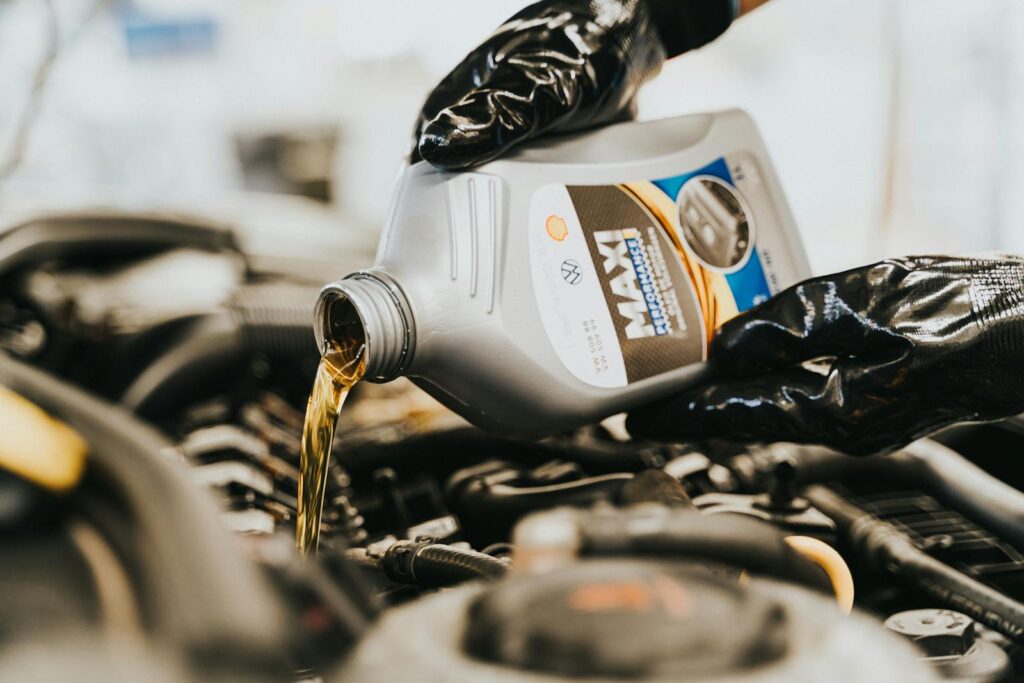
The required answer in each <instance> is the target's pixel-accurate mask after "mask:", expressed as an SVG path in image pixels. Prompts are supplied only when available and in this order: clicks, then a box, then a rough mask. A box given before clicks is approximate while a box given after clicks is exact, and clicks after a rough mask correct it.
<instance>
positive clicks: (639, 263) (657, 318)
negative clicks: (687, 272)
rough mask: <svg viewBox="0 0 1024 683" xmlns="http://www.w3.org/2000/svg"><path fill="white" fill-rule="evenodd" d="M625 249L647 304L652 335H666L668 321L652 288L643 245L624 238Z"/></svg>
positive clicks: (656, 293) (629, 238) (634, 239)
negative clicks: (627, 251)
mask: <svg viewBox="0 0 1024 683" xmlns="http://www.w3.org/2000/svg"><path fill="white" fill-rule="evenodd" d="M626 249H628V250H629V258H630V260H631V261H632V262H633V271H634V272H635V273H636V281H637V283H638V284H639V285H640V291H641V292H643V295H644V303H645V304H647V313H648V314H649V315H650V316H651V325H652V327H654V334H656V335H659V336H660V335H663V334H668V333H669V326H668V320H667V319H666V318H665V308H664V306H663V305H662V303H661V297H660V296H659V295H658V290H657V288H656V287H655V286H654V278H652V277H651V268H650V266H649V265H648V264H647V255H646V254H645V253H644V245H643V244H641V243H640V240H638V239H637V238H635V237H626Z"/></svg>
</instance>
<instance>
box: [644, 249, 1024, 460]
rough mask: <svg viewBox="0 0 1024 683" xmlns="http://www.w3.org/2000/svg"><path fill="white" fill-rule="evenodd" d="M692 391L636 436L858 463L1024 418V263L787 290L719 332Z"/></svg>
mask: <svg viewBox="0 0 1024 683" xmlns="http://www.w3.org/2000/svg"><path fill="white" fill-rule="evenodd" d="M709 361H710V363H711V366H712V371H713V375H712V378H711V380H710V381H709V382H708V383H706V384H704V385H703V386H700V387H697V388H695V389H694V390H692V391H689V392H687V393H684V394H682V395H680V396H677V397H675V398H673V399H670V400H667V401H664V402H662V403H659V404H657V405H652V406H650V407H648V408H646V409H644V410H641V411H637V412H635V413H634V414H632V415H630V417H629V420H628V422H627V425H628V428H629V430H630V432H631V433H632V434H634V435H635V436H643V437H653V438H662V439H673V440H674V439H702V438H723V439H727V440H731V441H739V442H750V441H798V442H812V443H821V444H825V445H829V446H832V447H834V448H837V449H839V450H842V451H846V452H848V453H855V454H866V453H873V452H879V451H884V450H889V449H892V448H896V447H899V446H902V445H904V444H906V443H908V442H910V441H912V440H914V439H915V438H918V437H921V436H924V435H926V434H928V433H930V432H933V431H935V430H936V429H939V428H941V427H944V426H946V425H949V424H952V423H954V422H960V421H964V420H990V419H996V418H1000V417H1006V416H1009V415H1013V414H1016V413H1020V412H1022V411H1024V259H1022V258H1017V257H1000V258H967V257H964V258H961V257H951V256H922V257H908V258H903V259H890V260H886V261H882V262H880V263H876V264H874V265H871V266H865V267H863V268H857V269H855V270H850V271H847V272H844V273H838V274H836V275H829V276H825V277H819V278H813V279H811V280H807V281H806V282H803V283H801V284H798V285H795V286H794V287H791V288H790V289H787V290H786V291H784V292H782V293H781V294H779V295H778V296H776V297H774V298H772V299H770V300H768V301H767V302H765V303H764V304H761V305H760V306H758V307H756V308H754V309H752V310H750V311H748V312H747V313H745V314H743V315H740V316H739V317H737V318H734V319H733V320H731V321H729V322H727V323H726V324H725V325H723V326H722V328H721V330H719V332H718V334H717V336H715V338H714V339H713V340H712V342H711V345H710V350H709Z"/></svg>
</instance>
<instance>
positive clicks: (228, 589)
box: [0, 353, 287, 671]
mask: <svg viewBox="0 0 1024 683" xmlns="http://www.w3.org/2000/svg"><path fill="white" fill-rule="evenodd" d="M0 384H3V385H4V386H6V387H8V388H10V389H11V390H12V391H14V392H16V393H18V394H20V395H22V396H24V397H25V398H27V399H28V400H30V401H32V402H34V403H36V404H38V405H39V406H41V407H42V408H44V409H45V410H47V411H49V412H51V413H53V414H54V415H55V416H56V417H57V418H59V419H61V420H63V421H64V422H66V423H67V424H69V425H70V426H71V427H72V428H74V429H75V430H76V431H77V432H78V433H79V434H80V435H81V436H82V437H83V438H84V439H85V441H86V442H87V443H88V444H89V459H88V465H87V468H88V469H87V475H88V476H89V477H92V478H93V479H95V480H97V481H102V482H104V483H105V486H107V487H108V488H107V489H106V490H107V491H109V495H110V496H111V498H112V499H113V498H114V497H116V498H117V499H118V500H119V501H122V502H121V505H122V509H123V510H124V511H125V519H124V522H125V524H130V525H131V526H132V529H133V531H134V534H135V537H136V538H137V539H138V541H139V542H138V544H137V548H136V552H137V553H138V557H137V558H136V561H137V562H138V564H139V567H140V576H141V577H142V580H143V581H144V583H145V598H146V600H147V601H150V604H151V605H153V609H152V614H153V616H154V618H155V621H154V623H153V628H154V630H155V631H156V633H157V634H158V637H160V638H161V642H163V643H165V644H167V645H168V646H170V647H179V648H181V649H182V650H183V651H185V652H187V653H189V654H191V655H192V656H193V657H195V658H197V659H198V660H200V661H204V662H225V661H226V659H227V658H230V659H231V661H232V662H233V663H238V662H248V663H250V664H251V665H252V666H253V667H256V669H264V670H267V671H270V670H273V669H274V668H275V667H277V666H281V665H282V663H281V661H280V657H279V655H278V654H277V653H279V652H280V650H279V648H280V644H281V643H282V642H286V638H287V630H286V629H285V628H284V624H286V623H287V622H286V619H285V612H284V609H283V606H282V605H281V604H280V602H279V599H278V598H277V596H276V595H275V594H274V593H273V592H272V591H271V590H270V587H269V585H268V584H267V582H266V580H265V578H264V577H263V575H262V574H260V572H259V571H258V570H257V568H256V566H255V565H254V564H252V563H251V562H249V561H248V560H247V559H246V558H245V554H244V552H243V551H242V548H241V546H240V545H239V544H238V542H237V541H236V539H234V538H232V537H231V536H230V535H229V534H228V533H227V531H226V530H225V529H224V528H223V525H222V523H221V520H220V517H219V514H218V511H217V508H216V505H215V504H214V502H213V500H212V499H211V498H210V496H209V494H208V493H207V492H206V491H204V490H202V489H200V488H199V487H197V486H196V485H195V483H194V482H192V481H191V480H190V479H189V478H188V477H187V476H186V474H187V473H186V472H185V470H184V467H183V466H182V465H178V464H176V462H175V461H174V458H173V456H172V454H173V450H172V447H171V445H170V443H168V441H167V440H166V439H165V438H164V437H163V436H161V435H160V434H159V433H158V432H156V431H155V430H153V429H151V428H150V427H148V426H146V425H145V424H144V423H142V422H140V421H139V420H137V419H136V418H135V417H133V416H132V415H131V414H130V413H127V412H125V411H124V410H123V409H121V408H119V407H118V406H115V405H112V404H109V403H107V402H105V401H102V400H100V399H97V398H95V397H93V396H91V395H89V394H87V393H85V392H83V391H81V390H80V389H77V388H75V387H73V386H71V385H69V384H67V383H65V382H62V381H60V380H58V379H57V378H55V377H52V376H50V375H48V374H46V373H43V372H41V371H39V370H36V369H35V368H32V367H29V366H27V365H25V364H23V363H21V362H18V361H15V360H13V359H11V358H10V357H9V356H7V355H6V354H2V353H0ZM232 655H233V656H232Z"/></svg>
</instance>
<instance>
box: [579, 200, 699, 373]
mask: <svg viewBox="0 0 1024 683" xmlns="http://www.w3.org/2000/svg"><path fill="white" fill-rule="evenodd" d="M566 189H567V190H568V192H569V197H570V198H571V199H572V202H573V206H574V207H575V209H576V214H577V216H578V217H579V221H580V225H581V227H582V228H583V234H584V236H585V238H586V240H587V247H588V249H589V251H590V256H591V258H592V259H593V262H594V267H595V269H596V270H597V273H598V279H599V280H600V281H601V290H602V292H603V293H604V299H605V301H606V302H607V304H608V310H609V312H610V313H611V317H612V320H613V322H614V325H615V332H616V335H617V337H618V339H619V344H620V346H621V347H622V354H623V358H624V360H625V365H626V374H627V377H628V381H629V382H631V383H632V382H635V381H637V380H641V379H645V378H648V377H653V376H655V375H659V374H661V373H663V372H668V371H670V370H673V369H675V368H678V367H682V366H684V365H688V364H690V363H696V362H699V361H701V360H702V357H703V351H704V348H703V344H704V341H703V334H704V330H703V323H702V319H701V316H700V312H699V311H698V309H697V304H696V302H695V300H694V296H693V291H692V285H691V282H690V279H689V277H688V276H687V274H686V271H685V270H684V267H683V264H682V261H681V260H680V258H679V254H678V252H677V251H676V248H675V245H674V244H673V243H672V241H671V239H670V238H669V236H668V234H666V230H667V229H668V228H667V227H666V226H663V225H662V224H661V222H659V221H658V220H657V219H656V218H654V216H653V215H652V214H651V212H650V211H648V210H647V208H646V207H645V206H644V205H643V204H642V203H641V202H640V201H639V200H638V199H637V198H636V197H635V196H634V195H633V194H632V193H630V192H628V191H627V190H625V189H624V188H621V187H617V186H580V185H576V186H569V187H567V188H566Z"/></svg>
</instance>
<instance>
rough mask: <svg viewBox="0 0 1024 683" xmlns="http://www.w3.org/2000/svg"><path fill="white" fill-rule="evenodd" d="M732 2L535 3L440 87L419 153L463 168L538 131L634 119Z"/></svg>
mask: <svg viewBox="0 0 1024 683" xmlns="http://www.w3.org/2000/svg"><path fill="white" fill-rule="evenodd" d="M732 13H733V2H732V0H576V1H573V0H548V1H545V2H538V3H536V4H533V5H530V6H529V7H527V8H526V9H524V10H522V11H521V12H519V13H518V14H516V15H515V16H513V17H512V18H511V19H509V20H508V21H507V22H505V24H503V25H502V26H501V27H499V28H498V30H497V31H495V33H494V34H493V35H492V36H491V37H490V38H488V39H487V40H486V41H484V43H483V44H482V45H480V46H479V47H477V48H476V49H475V50H473V51H472V52H471V53H470V54H469V56H468V57H466V58H465V59H464V60H463V61H462V63H461V64H459V65H458V66H457V67H456V68H455V70H454V71H452V72H451V73H450V74H448V76H446V77H445V79H444V80H443V81H441V83H440V84H439V85H438V86H437V87H436V88H435V89H434V91H433V92H432V93H431V94H430V96H429V97H428V98H427V101H426V103H425V104H424V105H423V110H422V111H421V112H420V116H419V119H418V121H417V124H416V131H415V138H416V149H415V150H414V151H413V154H412V155H411V157H412V160H413V161H417V160H418V158H419V157H422V158H423V159H426V160H427V161H429V162H430V163H432V164H434V165H435V166H438V167H441V168H447V169H459V168H466V167H469V166H473V165H476V164H479V163H483V162H485V161H489V160H491V159H493V158H495V157H497V156H499V155H501V154H502V153H504V152H505V151H506V150H508V149H509V148H510V147H512V146H514V145H516V144H518V143H520V142H522V141H524V140H528V139H531V138H534V137H537V136H538V135H543V134H545V133H549V132H554V131H569V130H577V129H581V128H587V127H590V126H595V125H600V124H604V123H609V122H612V121H617V120H622V119H626V118H632V117H633V115H634V114H635V111H636V95H637V92H638V91H639V89H640V86H641V85H643V84H644V83H645V82H646V81H647V80H649V79H650V78H651V77H653V76H654V75H655V74H657V73H658V71H659V70H660V69H661V65H662V63H663V62H664V61H665V59H666V57H671V56H674V55H676V54H680V53H682V52H685V51H686V50H689V49H693V48H696V47H700V46H701V45H703V44H705V43H707V42H708V41H710V40H713V39H714V38H715V37H717V36H718V35H719V34H721V33H722V32H723V31H725V29H726V28H727V27H728V26H729V24H730V22H731V21H732Z"/></svg>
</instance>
